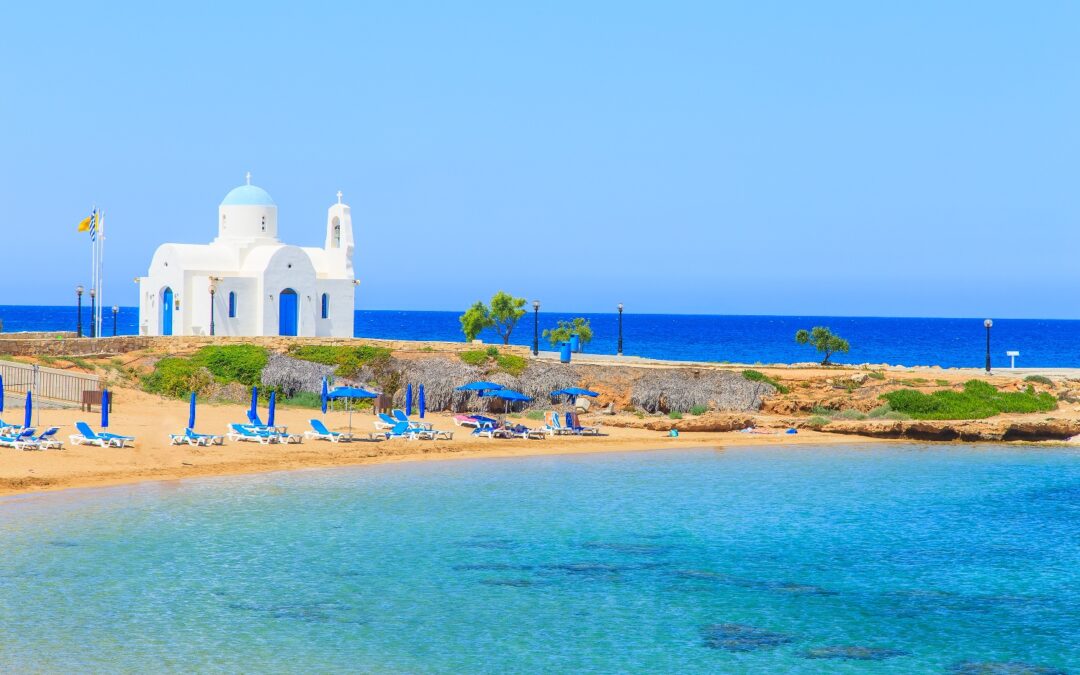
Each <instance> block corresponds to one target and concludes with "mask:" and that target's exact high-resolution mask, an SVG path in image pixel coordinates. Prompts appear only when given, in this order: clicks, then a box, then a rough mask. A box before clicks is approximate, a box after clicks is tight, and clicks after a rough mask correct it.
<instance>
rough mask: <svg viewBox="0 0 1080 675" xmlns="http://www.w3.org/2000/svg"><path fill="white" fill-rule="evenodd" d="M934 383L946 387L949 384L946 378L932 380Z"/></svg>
mask: <svg viewBox="0 0 1080 675" xmlns="http://www.w3.org/2000/svg"><path fill="white" fill-rule="evenodd" d="M934 384H936V385H937V386H939V387H948V386H949V381H948V380H934Z"/></svg>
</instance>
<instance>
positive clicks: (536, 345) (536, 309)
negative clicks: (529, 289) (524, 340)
mask: <svg viewBox="0 0 1080 675" xmlns="http://www.w3.org/2000/svg"><path fill="white" fill-rule="evenodd" d="M539 355H540V301H539V300H533V356H539Z"/></svg>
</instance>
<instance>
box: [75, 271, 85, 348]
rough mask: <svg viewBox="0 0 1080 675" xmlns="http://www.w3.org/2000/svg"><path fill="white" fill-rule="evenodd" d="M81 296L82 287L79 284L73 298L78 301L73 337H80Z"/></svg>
mask: <svg viewBox="0 0 1080 675" xmlns="http://www.w3.org/2000/svg"><path fill="white" fill-rule="evenodd" d="M82 294H83V287H82V284H79V285H78V286H76V287H75V296H76V297H77V298H78V299H79V313H78V317H79V318H78V321H77V322H76V324H75V337H82Z"/></svg>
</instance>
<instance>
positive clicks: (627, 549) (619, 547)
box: [581, 541, 671, 555]
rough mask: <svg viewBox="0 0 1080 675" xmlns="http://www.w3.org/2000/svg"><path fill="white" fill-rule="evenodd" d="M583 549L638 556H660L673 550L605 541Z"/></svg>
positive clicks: (595, 542)
mask: <svg viewBox="0 0 1080 675" xmlns="http://www.w3.org/2000/svg"><path fill="white" fill-rule="evenodd" d="M581 547H582V548H587V549H592V550H602V551H615V552H616V553H632V554H636V555H659V554H661V553H667V552H668V551H670V550H671V547H670V546H657V545H655V544H619V543H610V542H603V541H590V542H586V543H584V544H582V545H581Z"/></svg>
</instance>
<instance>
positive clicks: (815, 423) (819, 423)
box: [806, 415, 832, 429]
mask: <svg viewBox="0 0 1080 675" xmlns="http://www.w3.org/2000/svg"><path fill="white" fill-rule="evenodd" d="M831 421H832V420H830V419H829V418H828V417H821V416H820V415H814V416H813V417H811V418H810V419H808V420H806V426H808V427H813V428H815V429H818V428H820V427H823V426H825V425H826V424H828V423H829V422H831Z"/></svg>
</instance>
